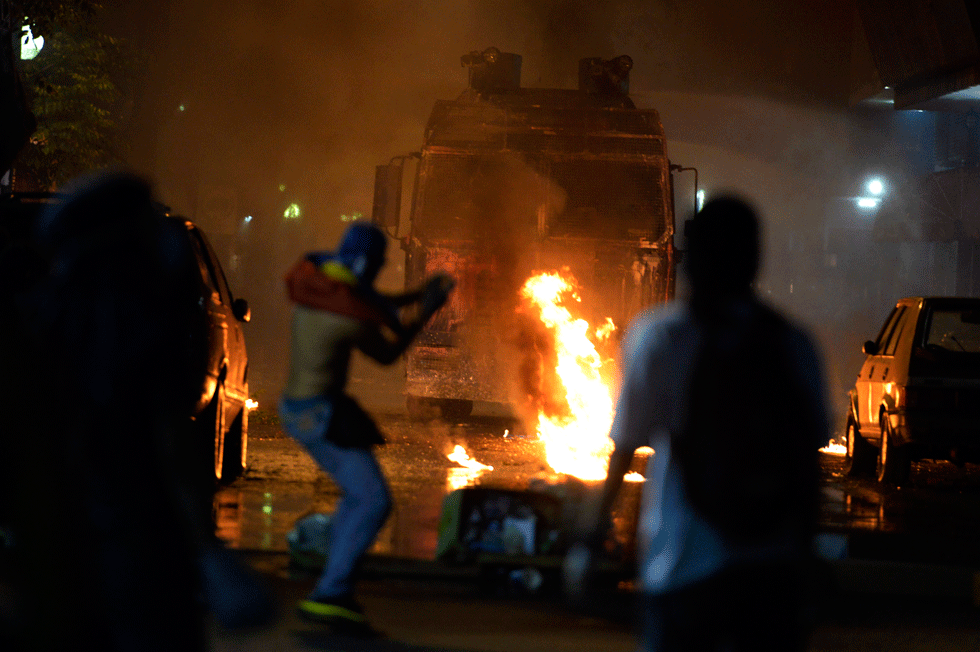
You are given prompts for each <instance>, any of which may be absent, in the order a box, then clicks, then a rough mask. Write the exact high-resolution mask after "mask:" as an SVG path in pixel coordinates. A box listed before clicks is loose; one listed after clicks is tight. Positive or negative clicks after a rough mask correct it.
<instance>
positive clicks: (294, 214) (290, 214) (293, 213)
mask: <svg viewBox="0 0 980 652" xmlns="http://www.w3.org/2000/svg"><path fill="white" fill-rule="evenodd" d="M282 216H283V218H284V219H287V220H295V219H299V205H297V204H290V205H289V206H287V207H286V210H285V211H284V212H283V214H282Z"/></svg>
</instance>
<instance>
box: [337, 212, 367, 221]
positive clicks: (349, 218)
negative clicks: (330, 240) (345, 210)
mask: <svg viewBox="0 0 980 652" xmlns="http://www.w3.org/2000/svg"><path fill="white" fill-rule="evenodd" d="M362 217H364V214H363V213H357V212H355V213H351V214H350V215H341V216H340V221H341V222H356V221H358V220H359V219H361V218H362Z"/></svg>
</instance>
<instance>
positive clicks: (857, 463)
mask: <svg viewBox="0 0 980 652" xmlns="http://www.w3.org/2000/svg"><path fill="white" fill-rule="evenodd" d="M876 462H877V453H876V451H875V448H874V446H872V445H871V444H870V443H869V442H868V440H866V439H865V438H864V437H862V436H861V434H860V433H859V432H858V429H857V424H856V423H855V422H854V419H853V418H850V417H849V418H848V419H847V455H846V456H845V457H844V472H845V474H846V475H847V476H848V477H850V478H870V477H871V476H872V475H874V472H875V463H876Z"/></svg>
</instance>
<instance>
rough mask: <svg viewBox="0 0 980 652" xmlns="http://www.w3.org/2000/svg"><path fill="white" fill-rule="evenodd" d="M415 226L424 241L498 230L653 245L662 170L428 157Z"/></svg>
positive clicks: (662, 216) (662, 222)
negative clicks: (643, 241) (424, 236)
mask: <svg viewBox="0 0 980 652" xmlns="http://www.w3.org/2000/svg"><path fill="white" fill-rule="evenodd" d="M422 165H423V167H422V170H421V173H420V177H419V183H420V185H419V194H418V197H417V200H418V202H419V203H418V205H417V207H416V208H417V212H416V214H415V217H414V219H415V225H416V226H417V227H418V228H419V229H420V230H421V231H423V232H424V233H426V234H428V235H429V236H431V237H448V238H454V239H455V238H460V239H469V238H479V237H481V236H484V235H497V236H499V235H500V233H501V231H500V230H501V229H504V230H505V231H507V232H514V231H516V232H518V233H522V234H525V233H526V234H527V235H532V234H534V235H537V236H571V237H594V238H610V239H629V238H636V237H638V236H643V237H646V238H649V239H651V240H656V239H658V238H659V237H660V236H661V235H663V233H664V232H665V230H666V229H667V225H668V208H667V201H666V197H665V192H664V187H663V179H664V175H663V174H662V167H660V166H658V165H657V164H656V163H646V162H642V161H610V160H596V159H588V160H549V159H545V158H538V159H531V158H524V157H519V156H518V155H516V154H499V155H490V156H479V157H477V156H464V155H430V156H428V157H426V158H425V159H424V160H423V163H422Z"/></svg>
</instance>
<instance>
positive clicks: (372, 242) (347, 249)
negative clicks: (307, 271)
mask: <svg viewBox="0 0 980 652" xmlns="http://www.w3.org/2000/svg"><path fill="white" fill-rule="evenodd" d="M387 249H388V239H387V238H386V237H385V234H384V232H383V231H382V230H381V229H379V228H378V227H377V226H375V225H373V224H368V223H366V222H365V223H360V222H356V223H354V224H352V225H351V226H350V227H349V228H348V229H347V232H346V233H345V234H344V237H343V239H342V240H341V241H340V246H339V247H338V248H337V251H336V252H335V253H330V252H324V251H318V252H314V253H311V254H309V255H308V256H307V257H308V258H309V259H310V260H311V261H312V262H313V263H314V264H315V265H317V266H318V267H319V266H320V265H322V264H323V263H325V262H328V261H330V260H335V261H337V262H339V263H340V264H342V265H343V266H344V267H346V268H347V269H349V270H350V271H351V272H353V273H354V276H356V277H357V280H358V281H359V282H360V283H361V285H371V284H372V283H374V280H375V278H377V276H378V272H380V271H381V268H382V267H383V266H384V264H385V252H386V251H387Z"/></svg>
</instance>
